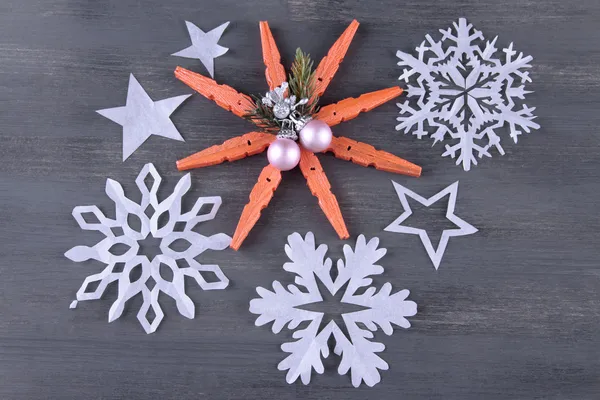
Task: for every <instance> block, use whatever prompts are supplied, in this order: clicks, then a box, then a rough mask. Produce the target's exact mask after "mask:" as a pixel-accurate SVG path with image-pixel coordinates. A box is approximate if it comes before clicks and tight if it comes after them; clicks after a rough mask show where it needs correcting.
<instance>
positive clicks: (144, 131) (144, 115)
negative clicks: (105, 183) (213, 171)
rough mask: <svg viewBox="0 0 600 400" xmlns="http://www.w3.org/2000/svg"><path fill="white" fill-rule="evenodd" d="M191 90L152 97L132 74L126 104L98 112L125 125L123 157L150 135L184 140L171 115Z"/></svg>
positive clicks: (126, 156) (127, 155)
mask: <svg viewBox="0 0 600 400" xmlns="http://www.w3.org/2000/svg"><path fill="white" fill-rule="evenodd" d="M190 96H191V94H186V95H183V96H176V97H169V98H168V99H164V100H159V101H153V100H152V99H151V98H150V96H148V93H146V91H145V90H144V88H143V87H142V86H141V85H140V83H139V82H138V81H137V79H135V77H134V76H133V74H130V75H129V87H128V89H127V102H126V103H125V106H123V107H115V108H105V109H103V110H97V111H96V112H97V113H98V114H100V115H102V116H104V117H106V118H108V119H110V120H111V121H113V122H116V123H117V124H119V125H121V126H123V161H125V160H126V159H127V158H128V157H129V156H130V155H131V154H132V153H133V152H134V151H136V150H137V148H138V147H140V146H141V145H142V143H144V142H145V141H146V139H148V138H149V137H150V136H151V135H157V136H163V137H166V138H169V139H175V140H179V141H182V142H183V141H184V140H183V137H181V135H180V134H179V131H178V130H177V128H176V127H175V125H174V124H173V122H172V121H171V119H170V118H169V116H170V115H171V114H172V113H173V111H175V110H176V109H177V107H179V106H180V105H181V103H183V102H184V101H185V99H187V98H188V97H190Z"/></svg>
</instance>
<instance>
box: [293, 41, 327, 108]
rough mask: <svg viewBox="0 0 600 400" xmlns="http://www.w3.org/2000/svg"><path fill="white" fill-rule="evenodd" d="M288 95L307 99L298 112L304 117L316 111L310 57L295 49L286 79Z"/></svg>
mask: <svg viewBox="0 0 600 400" xmlns="http://www.w3.org/2000/svg"><path fill="white" fill-rule="evenodd" d="M288 84H289V90H290V93H291V94H293V95H295V96H296V99H298V100H300V99H304V98H306V99H309V101H308V103H306V104H304V105H302V106H300V107H299V108H298V111H299V112H300V114H302V115H304V116H312V115H313V114H315V113H316V111H317V103H318V101H319V99H318V98H317V96H316V95H315V90H316V85H315V71H314V70H313V61H312V60H311V59H310V55H309V54H307V53H304V52H302V50H301V49H296V57H295V58H294V62H293V63H292V69H291V71H290V75H289V78H288Z"/></svg>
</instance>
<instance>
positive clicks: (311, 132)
mask: <svg viewBox="0 0 600 400" xmlns="http://www.w3.org/2000/svg"><path fill="white" fill-rule="evenodd" d="M332 137H333V135H332V133H331V128H330V127H329V125H327V124H326V123H325V122H323V121H319V120H318V119H313V120H310V121H308V123H307V124H306V125H304V128H302V129H301V130H300V143H301V144H302V147H304V148H305V149H307V150H310V151H312V152H314V153H318V152H321V151H325V150H327V149H328V148H329V145H330V144H331V139H332Z"/></svg>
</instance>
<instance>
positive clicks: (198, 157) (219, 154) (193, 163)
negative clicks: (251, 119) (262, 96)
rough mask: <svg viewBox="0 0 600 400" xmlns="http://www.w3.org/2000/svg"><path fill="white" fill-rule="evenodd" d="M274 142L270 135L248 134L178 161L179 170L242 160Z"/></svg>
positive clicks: (273, 137)
mask: <svg viewBox="0 0 600 400" xmlns="http://www.w3.org/2000/svg"><path fill="white" fill-rule="evenodd" d="M273 140H275V135H272V134H270V133H264V132H248V133H246V134H244V135H242V136H236V137H234V138H231V139H227V140H226V141H224V142H223V143H221V144H218V145H214V146H211V147H209V148H207V149H204V150H200V151H199V152H197V153H194V154H192V155H191V156H188V157H186V158H182V159H181V160H177V169H178V170H180V171H185V170H188V169H193V168H202V167H208V166H211V165H217V164H221V163H222V162H225V161H237V160H241V159H242V158H246V157H249V156H253V155H256V154H260V153H262V152H263V151H265V150H266V149H267V147H269V145H270V144H271V142H272V141H273Z"/></svg>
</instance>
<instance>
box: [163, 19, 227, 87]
mask: <svg viewBox="0 0 600 400" xmlns="http://www.w3.org/2000/svg"><path fill="white" fill-rule="evenodd" d="M185 25H186V26H187V29H188V32H189V34H190V39H192V45H191V46H190V47H187V48H185V49H183V50H181V51H178V52H177V53H174V54H171V55H173V56H178V57H185V58H197V59H199V60H200V61H201V62H202V64H204V66H205V67H206V69H207V70H208V73H209V74H210V76H211V78H214V74H215V58H217V57H220V56H222V55H223V54H225V53H227V50H229V49H228V48H227V47H223V46H219V44H218V43H217V42H218V41H219V39H221V35H223V31H225V28H227V26H228V25H229V21H228V22H225V23H224V24H222V25H220V26H218V27H216V28H215V29H213V30H212V31H210V32H206V33H205V32H204V31H203V30H202V29H200V28H198V27H197V26H196V25H194V24H192V23H191V22H188V21H185Z"/></svg>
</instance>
